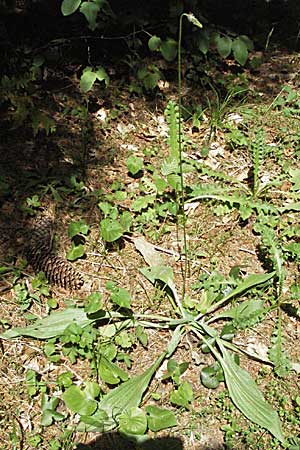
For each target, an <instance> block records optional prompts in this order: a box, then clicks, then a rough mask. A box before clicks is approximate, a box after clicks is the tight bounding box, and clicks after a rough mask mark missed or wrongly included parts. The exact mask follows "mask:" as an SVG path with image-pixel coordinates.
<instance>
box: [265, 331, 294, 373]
mask: <svg viewBox="0 0 300 450" xmlns="http://www.w3.org/2000/svg"><path fill="white" fill-rule="evenodd" d="M271 343H272V346H271V347H270V349H269V358H270V361H272V363H274V372H275V373H276V375H277V376H279V377H284V376H286V375H287V374H288V372H289V371H290V369H291V361H290V359H289V357H288V355H287V354H286V352H285V351H284V347H283V337H282V333H281V327H278V328H277V329H275V330H274V332H273V335H272V337H271Z"/></svg>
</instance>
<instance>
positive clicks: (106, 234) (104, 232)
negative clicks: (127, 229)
mask: <svg viewBox="0 0 300 450" xmlns="http://www.w3.org/2000/svg"><path fill="white" fill-rule="evenodd" d="M100 230H101V236H102V238H103V239H104V241H106V242H114V241H116V240H117V239H120V237H121V236H122V235H123V227H122V225H121V224H120V223H119V222H118V221H117V220H112V219H109V218H107V219H103V220H101V223H100Z"/></svg>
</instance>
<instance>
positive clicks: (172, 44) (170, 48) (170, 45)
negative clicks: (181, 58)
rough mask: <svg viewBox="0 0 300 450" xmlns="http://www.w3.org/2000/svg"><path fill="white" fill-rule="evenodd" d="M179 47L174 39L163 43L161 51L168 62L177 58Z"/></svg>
mask: <svg viewBox="0 0 300 450" xmlns="http://www.w3.org/2000/svg"><path fill="white" fill-rule="evenodd" d="M177 46H178V43H177V42H176V41H175V40H174V39H171V38H169V39H167V40H166V41H164V42H162V44H161V46H160V51H161V54H162V56H163V57H164V58H165V60H166V61H173V59H175V58H176V55H177Z"/></svg>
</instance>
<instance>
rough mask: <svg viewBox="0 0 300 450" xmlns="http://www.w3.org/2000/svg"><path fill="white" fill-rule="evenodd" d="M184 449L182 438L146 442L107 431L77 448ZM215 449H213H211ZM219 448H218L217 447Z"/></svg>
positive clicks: (128, 449) (119, 449) (106, 449)
mask: <svg viewBox="0 0 300 450" xmlns="http://www.w3.org/2000/svg"><path fill="white" fill-rule="evenodd" d="M96 449H99V450H100V449H101V450H183V442H182V441H181V439H178V438H172V437H165V438H156V439H149V440H147V441H146V442H144V443H139V444H137V443H135V440H134V438H132V440H128V439H126V438H125V437H123V436H121V435H120V434H118V433H107V434H104V435H102V436H100V437H98V438H96V439H95V441H93V442H92V443H91V444H78V445H77V446H76V450H96ZM211 450H213V449H211ZM216 450H217V449H216ZM220 450H221V449H220Z"/></svg>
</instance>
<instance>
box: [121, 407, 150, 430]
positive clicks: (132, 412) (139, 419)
mask: <svg viewBox="0 0 300 450" xmlns="http://www.w3.org/2000/svg"><path fill="white" fill-rule="evenodd" d="M118 420H119V425H120V431H121V432H122V433H125V434H133V435H142V434H145V432H146V430H147V417H146V413H145V411H143V410H142V409H140V408H138V407H136V406H133V407H132V408H130V409H129V410H127V411H126V412H125V413H123V414H121V415H120V416H119V417H118Z"/></svg>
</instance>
